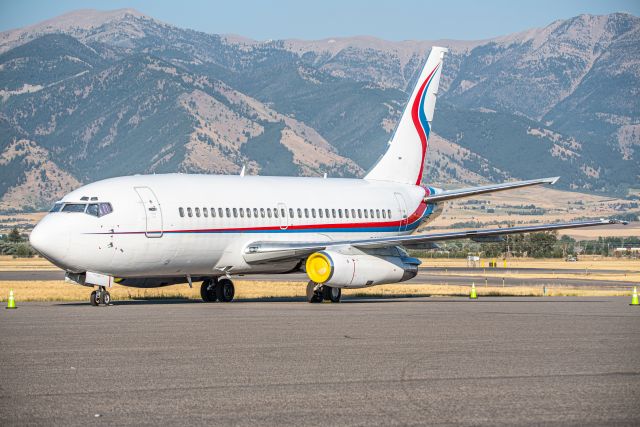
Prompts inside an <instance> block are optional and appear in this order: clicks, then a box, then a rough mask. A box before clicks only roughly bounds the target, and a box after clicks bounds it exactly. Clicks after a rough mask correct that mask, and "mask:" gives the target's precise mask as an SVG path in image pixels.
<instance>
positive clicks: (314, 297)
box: [307, 282, 324, 303]
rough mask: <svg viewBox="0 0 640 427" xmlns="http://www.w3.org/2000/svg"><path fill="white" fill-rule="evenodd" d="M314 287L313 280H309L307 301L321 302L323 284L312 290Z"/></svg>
mask: <svg viewBox="0 0 640 427" xmlns="http://www.w3.org/2000/svg"><path fill="white" fill-rule="evenodd" d="M315 287H316V283H315V282H309V283H308V284H307V302H310V303H315V302H322V300H323V299H324V297H323V295H322V294H323V288H324V286H321V287H320V289H318V290H317V291H315V290H314V289H315Z"/></svg>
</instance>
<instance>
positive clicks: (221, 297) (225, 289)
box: [216, 279, 236, 302]
mask: <svg viewBox="0 0 640 427" xmlns="http://www.w3.org/2000/svg"><path fill="white" fill-rule="evenodd" d="M235 294H236V289H235V287H234V286H233V282H232V281H231V280H229V279H221V280H218V286H216V295H217V296H218V301H220V302H231V301H233V297H234V296H235Z"/></svg>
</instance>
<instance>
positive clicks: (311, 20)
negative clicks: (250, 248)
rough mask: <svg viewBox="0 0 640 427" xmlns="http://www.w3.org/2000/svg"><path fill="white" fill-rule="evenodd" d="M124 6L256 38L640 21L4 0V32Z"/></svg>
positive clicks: (491, 10) (588, 6)
mask: <svg viewBox="0 0 640 427" xmlns="http://www.w3.org/2000/svg"><path fill="white" fill-rule="evenodd" d="M121 8H133V9H137V10H138V11H140V12H142V13H144V14H147V15H150V16H151V17H153V18H155V19H158V20H160V21H164V22H167V23H170V24H173V25H176V26H179V27H183V28H191V29H194V30H199V31H204V32H207V33H219V34H238V35H242V36H245V37H250V38H253V39H256V40H267V39H285V38H299V39H307V40H313V39H322V38H328V37H342V36H354V35H371V36H375V37H380V38H383V39H388V40H435V39H458V40H479V39H486V38H490V37H494V36H498V35H503V34H509V33H513V32H518V31H522V30H525V29H528V28H533V27H543V26H545V25H547V24H549V23H551V22H552V21H554V20H556V19H566V18H570V17H572V16H576V15H579V14H582V13H589V14H607V13H612V12H628V13H632V14H634V15H636V16H640V0H536V1H528V2H524V1H519V0H485V1H473V0H441V1H437V2H435V1H430V0H422V1H420V0H388V1H377V0H369V1H364V0H351V1H350V0H320V1H313V2H311V1H304V0H263V1H247V0H233V1H216V0H210V1H207V0H180V1H158V0H156V1H153V0H128V1H122V0H110V1H107V0H102V1H98V0H16V1H12V0H0V31H4V30H8V29H13V28H19V27H23V26H27V25H30V24H35V23H37V22H39V21H42V20H45V19H49V18H52V17H55V16H57V15H61V14H63V13H65V12H69V11H72V10H76V9H98V10H110V9H121Z"/></svg>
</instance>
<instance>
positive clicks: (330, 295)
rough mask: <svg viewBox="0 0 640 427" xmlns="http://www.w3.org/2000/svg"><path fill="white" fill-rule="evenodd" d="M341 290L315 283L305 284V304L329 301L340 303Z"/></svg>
mask: <svg viewBox="0 0 640 427" xmlns="http://www.w3.org/2000/svg"><path fill="white" fill-rule="evenodd" d="M341 296H342V290H341V289H340V288H333V287H331V286H327V285H319V284H317V283H315V282H309V283H308V284H307V302H311V303H314V302H322V301H323V300H329V301H331V302H340V297H341Z"/></svg>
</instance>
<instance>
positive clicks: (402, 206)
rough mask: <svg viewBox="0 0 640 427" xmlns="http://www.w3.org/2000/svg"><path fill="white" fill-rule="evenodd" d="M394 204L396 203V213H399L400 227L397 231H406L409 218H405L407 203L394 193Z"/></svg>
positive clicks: (400, 195)
mask: <svg viewBox="0 0 640 427" xmlns="http://www.w3.org/2000/svg"><path fill="white" fill-rule="evenodd" d="M394 196H396V202H397V203H398V212H399V213H400V226H399V227H398V231H406V230H407V223H408V221H409V218H407V203H406V202H405V200H404V197H403V196H402V194H400V193H395V194H394Z"/></svg>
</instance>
